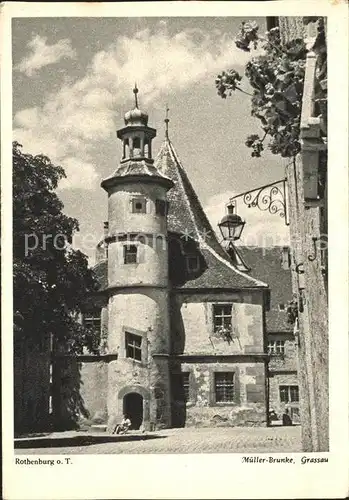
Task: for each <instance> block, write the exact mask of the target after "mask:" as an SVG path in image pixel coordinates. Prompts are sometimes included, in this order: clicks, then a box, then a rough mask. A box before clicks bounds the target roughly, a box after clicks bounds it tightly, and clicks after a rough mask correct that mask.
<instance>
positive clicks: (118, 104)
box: [14, 21, 251, 189]
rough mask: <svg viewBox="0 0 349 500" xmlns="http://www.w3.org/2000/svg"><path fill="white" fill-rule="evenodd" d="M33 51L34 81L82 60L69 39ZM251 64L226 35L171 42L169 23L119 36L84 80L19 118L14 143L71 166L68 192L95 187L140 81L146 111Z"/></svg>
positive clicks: (39, 41) (27, 64) (29, 64)
mask: <svg viewBox="0 0 349 500" xmlns="http://www.w3.org/2000/svg"><path fill="white" fill-rule="evenodd" d="M30 44H31V45H30V46H31V48H32V49H33V54H32V55H31V57H29V58H28V59H26V60H25V61H22V62H21V63H20V65H19V67H20V70H21V71H25V72H26V73H27V74H28V73H29V74H33V72H34V71H35V70H37V69H39V68H40V67H42V66H43V65H45V64H52V63H53V62H56V61H59V60H60V59H61V58H62V57H74V56H75V53H74V51H72V49H71V46H70V42H69V41H68V40H61V41H60V42H59V43H57V44H56V45H47V44H46V40H45V39H43V38H40V37H38V36H37V37H36V38H34V40H32V41H31V42H30ZM250 57H251V55H250V54H246V53H244V52H242V51H240V50H238V49H237V48H236V47H235V45H234V44H233V43H232V40H231V37H230V36H228V35H226V34H223V35H222V34H220V33H218V32H213V33H209V34H207V33H204V32H203V31H201V30H199V29H195V30H187V31H182V32H180V33H177V34H175V35H170V34H169V33H168V31H167V24H166V23H165V22H162V21H160V22H159V23H158V25H157V28H156V29H154V31H150V30H148V29H146V30H142V31H139V32H138V33H137V34H135V36H133V37H132V38H131V37H126V36H120V37H118V38H117V39H116V40H115V41H114V42H113V43H111V44H110V45H109V46H108V47H106V48H104V50H101V51H99V52H98V53H96V54H95V55H94V56H93V57H92V59H91V61H90V64H89V65H88V67H87V68H86V73H85V75H84V76H83V77H82V78H81V79H80V80H77V81H75V82H70V81H65V82H64V83H63V84H62V86H61V88H60V90H59V91H58V92H56V93H54V94H53V93H52V94H49V95H47V96H46V97H45V101H44V103H43V105H42V107H41V108H38V107H35V108H29V109H24V110H21V111H20V112H18V113H17V114H16V116H15V120H14V123H15V130H14V138H15V139H16V140H18V141H19V142H20V143H21V144H23V146H24V147H25V148H26V150H27V151H28V152H30V153H44V154H46V155H48V156H49V157H50V158H51V159H52V161H55V162H59V163H60V164H62V166H63V167H67V170H68V169H69V172H67V173H68V175H69V176H68V179H67V180H66V181H64V183H62V185H61V186H64V188H65V189H67V188H69V187H72V188H74V187H80V188H86V189H88V188H93V179H95V178H97V173H96V167H95V166H94V161H93V154H94V153H93V151H94V149H95V148H96V147H98V148H100V149H102V148H103V141H107V140H108V139H112V140H114V137H115V136H114V134H115V124H114V120H115V115H116V110H118V109H122V108H124V106H125V102H127V101H129V99H130V94H131V89H132V87H133V85H134V81H135V79H137V84H138V87H139V88H140V98H141V99H140V100H141V105H146V106H149V105H150V104H152V105H153V106H156V105H157V103H158V102H159V100H161V96H164V97H165V96H167V95H168V92H169V91H170V92H171V93H175V92H179V91H181V90H183V89H187V88H188V87H190V86H195V84H196V83H198V82H200V84H202V83H204V84H206V82H207V85H210V86H212V78H214V76H215V75H216V74H217V72H218V71H220V70H221V69H222V68H225V67H229V66H230V65H243V64H245V63H246V62H247V60H248V59H249V58H250ZM73 158H75V161H73ZM68 165H69V167H68ZM85 178H86V179H89V180H88V182H86V183H84V179H85Z"/></svg>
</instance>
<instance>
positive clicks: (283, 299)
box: [238, 246, 292, 332]
mask: <svg viewBox="0 0 349 500" xmlns="http://www.w3.org/2000/svg"><path fill="white" fill-rule="evenodd" d="M282 248H283V247H280V246H275V247H244V246H239V247H238V251H239V252H240V254H241V256H242V258H243V259H244V261H245V263H246V264H247V266H248V267H249V268H250V269H251V272H252V273H253V274H254V276H258V278H259V279H261V280H263V281H264V282H265V283H268V285H269V288H270V310H269V311H267V313H266V321H267V331H268V332H281V331H291V330H292V326H291V325H290V324H288V323H287V320H286V313H285V311H280V310H279V304H286V303H287V302H288V301H289V300H291V299H292V282H291V270H290V269H283V268H282V266H281V257H282Z"/></svg>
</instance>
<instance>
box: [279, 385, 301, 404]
mask: <svg viewBox="0 0 349 500" xmlns="http://www.w3.org/2000/svg"><path fill="white" fill-rule="evenodd" d="M279 392H280V401H281V403H298V402H299V388H298V385H280V387H279Z"/></svg>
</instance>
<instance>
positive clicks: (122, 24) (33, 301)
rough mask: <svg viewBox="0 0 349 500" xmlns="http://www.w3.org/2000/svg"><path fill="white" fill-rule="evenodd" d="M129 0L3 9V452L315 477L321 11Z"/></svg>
mask: <svg viewBox="0 0 349 500" xmlns="http://www.w3.org/2000/svg"><path fill="white" fill-rule="evenodd" d="M160 3H162V2H160ZM164 3H166V2H164ZM173 3H176V2H173ZM182 3H187V2H182ZM190 3H191V4H195V3H196V2H190ZM198 3H200V2H198ZM205 3H206V4H212V3H213V2H202V4H205ZM226 3H230V4H232V3H233V2H226ZM241 3H242V2H239V4H241ZM244 3H246V4H247V3H248V2H244ZM255 3H259V4H261V3H262V2H255ZM263 3H264V4H272V3H274V2H263ZM276 3H277V4H279V3H281V2H276ZM294 3H296V2H294ZM140 4H141V2H134V5H133V7H134V8H133V13H132V15H128V16H121V15H120V16H115V15H114V16H105V15H101V16H98V15H96V16H94V15H92V16H91V15H84V14H83V11H82V14H81V16H79V15H74V16H67V17H63V16H62V17H61V16H60V11H59V5H60V3H57V10H56V14H55V16H56V17H52V16H51V17H48V16H47V17H41V16H38V17H35V16H34V17H29V16H18V17H16V16H14V17H12V19H11V52H12V120H13V122H12V123H13V126H12V140H11V142H12V173H11V182H12V276H13V278H12V287H13V321H12V322H11V323H12V325H10V327H12V329H13V342H12V349H13V358H12V359H13V363H12V364H13V384H11V385H12V389H13V396H12V397H13V419H12V423H11V425H13V437H12V443H13V447H14V459H13V461H14V463H15V464H17V465H18V466H23V467H25V466H26V465H27V466H28V465H30V466H31V467H33V468H34V466H36V467H37V468H39V466H40V467H41V474H44V471H43V469H42V468H43V467H44V466H47V468H46V469H45V470H47V469H51V468H52V467H49V465H53V464H54V463H58V464H62V463H63V465H60V466H59V467H61V468H63V467H69V465H68V464H69V463H72V464H73V463H74V460H75V459H76V458H79V456H82V455H98V456H101V455H108V456H114V455H115V460H117V456H118V455H121V454H122V455H129V456H135V455H152V456H154V455H155V456H158V459H159V460H160V459H161V455H163V454H166V456H168V455H176V454H183V455H186V456H189V455H190V454H200V455H201V456H203V455H202V454H207V455H210V454H216V455H215V456H216V458H215V460H216V461H218V462H219V461H220V460H223V457H224V456H226V457H227V458H224V461H226V460H228V459H229V457H231V456H232V455H231V454H240V455H241V458H240V459H239V462H240V464H241V463H242V464H244V463H245V464H256V463H258V464H260V463H262V464H263V463H273V464H275V467H280V466H281V465H280V464H283V466H284V468H285V469H286V467H291V468H292V464H296V465H298V464H303V465H304V467H306V466H309V467H315V465H314V464H317V467H318V469H317V471H316V472H317V473H318V474H320V475H321V470H320V469H319V467H321V466H322V467H326V465H328V462H329V460H330V458H329V457H330V455H329V452H330V451H332V448H331V440H330V414H331V412H330V409H329V402H330V382H329V356H330V344H331V334H329V331H330V330H329V301H330V302H331V295H330V292H329V282H330V277H329V276H330V273H331V261H330V265H329V253H330V252H331V249H330V250H329V247H330V245H329V241H330V240H329V232H330V231H329V221H330V220H332V221H333V217H332V219H331V217H330V216H329V201H328V199H329V194H328V193H329V183H330V180H329V175H330V174H329V169H328V148H329V144H330V138H329V137H328V136H329V134H328V116H329V109H328V106H327V102H328V99H327V88H328V65H330V64H331V58H330V55H329V56H328V46H329V35H328V29H329V23H330V21H329V18H328V17H327V16H326V15H322V16H321V15H319V16H314V15H313V16H306V15H298V16H297V15H292V16H291V15H273V16H268V15H266V16H265V17H262V15H260V13H261V10H259V11H256V12H257V13H258V12H259V15H258V16H255V17H254V16H253V15H246V16H245V15H240V12H239V11H238V10H237V11H236V13H235V14H233V15H232V14H231V15H229V16H228V15H227V16H224V15H219V10H217V15H213V14H211V15H209V16H207V15H202V16H201V15H195V16H188V15H185V14H183V15H173V11H172V14H171V15H170V16H166V15H165V14H164V15H160V14H159V13H158V14H155V15H138V14H137V7H140ZM154 4H155V3H154ZM154 4H153V5H154ZM75 5H77V6H78V5H79V4H75ZM85 5H86V4H85ZM155 6H156V5H154V8H155ZM52 7H53V5H52ZM86 9H87V8H86ZM250 10H251V9H250ZM87 11H88V9H87ZM252 12H253V10H252ZM280 12H282V10H281V9H280ZM295 14H296V12H295ZM346 64H347V63H346ZM4 99H5V96H4V94H3V93H2V100H4ZM343 105H345V102H343ZM344 121H345V120H344ZM331 130H332V129H331ZM342 174H343V172H342ZM337 180H338V179H337ZM343 182H347V181H346V180H345V176H343ZM2 186H3V183H2ZM346 216H347V215H346ZM346 216H345V217H346ZM332 223H333V222H332ZM346 231H347V229H346ZM3 237H4V236H3ZM334 245H335V244H334ZM330 248H331V247H330ZM345 279H346V278H345ZM3 286H4V285H3ZM3 289H4V288H3ZM8 312H9V313H11V311H10V310H9V311H8ZM6 333H8V332H6ZM336 333H337V334H338V335H341V334H343V333H344V332H340V331H337V332H336ZM11 335H12V334H11ZM344 335H346V334H345V333H344ZM345 432H346V431H345ZM345 432H344V434H343V437H344V438H345V437H346V433H345ZM54 456H55V458H54ZM63 457H64V458H63ZM67 457H68V458H67ZM220 457H221V458H220ZM293 457H296V458H293ZM137 458H139V457H137ZM55 460H56V462H54V461H55ZM94 460H95V461H96V460H97V457H95V458H94ZM28 461H29V462H28ZM51 461H53V462H52V463H51ZM95 463H96V464H97V462H95ZM115 463H116V462H115ZM307 464H308V465H307ZM216 465H217V467H218V464H216ZM71 467H73V465H71ZM246 467H247V465H246ZM276 470H278V469H274V471H276ZM302 472H304V473H305V471H304V469H303V470H302ZM260 473H261V474H264V473H263V471H262V470H261V471H260ZM269 473H270V475H271V477H273V474H275V472H274V473H273V472H272V471H268V474H269ZM215 474H216V473H215ZM239 474H241V472H239ZM246 475H248V470H246ZM132 477H134V476H132ZM174 477H175V476H174ZM246 477H247V476H246ZM252 477H253V475H252V476H251V477H250V479H249V481H251V478H252ZM216 480H217V478H216V479H215V481H216ZM114 495H115V496H114V497H113V498H121V496H120V495H119V494H118V493H117V492H115V493H114ZM167 495H169V492H167ZM227 495H232V492H231V490H227ZM122 497H123V498H129V497H128V496H127V495H126V496H125V493H124V494H123V496H122ZM11 498H14V497H11ZM28 498H29V497H28ZM30 498H31V497H30ZM42 498H44V497H42ZM47 498H48V497H47ZM50 498H51V497H50ZM52 498H53V496H52ZM54 498H56V497H54ZM57 498H58V497H57ZM76 498H77V497H76ZM79 498H80V497H79ZM81 498H87V496H81ZM88 498H90V497H88ZM154 498H155V497H154ZM165 498H169V496H165ZM202 498H207V497H206V496H202ZM229 498H232V497H231V496H230V497H229ZM250 498H252V497H250ZM269 498H273V496H270V497H269ZM284 498H288V497H287V496H285V497H284Z"/></svg>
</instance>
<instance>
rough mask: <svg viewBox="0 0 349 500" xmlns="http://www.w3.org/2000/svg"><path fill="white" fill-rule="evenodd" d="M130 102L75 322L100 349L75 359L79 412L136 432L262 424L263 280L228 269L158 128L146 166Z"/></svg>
mask: <svg viewBox="0 0 349 500" xmlns="http://www.w3.org/2000/svg"><path fill="white" fill-rule="evenodd" d="M135 91H136V90H135ZM136 92H137V91H136ZM135 95H136V105H135V108H134V109H133V110H132V111H130V112H128V113H126V115H125V127H124V128H122V129H121V130H118V132H117V136H118V138H119V139H120V140H121V142H122V158H121V161H120V165H119V166H118V167H117V169H116V170H115V172H114V173H113V174H112V175H111V176H110V177H109V178H108V179H105V180H104V181H103V182H102V187H103V188H104V189H105V190H106V192H107V194H108V214H109V215H108V217H109V220H108V222H107V223H105V236H104V238H103V241H101V242H100V244H99V245H98V248H97V264H96V266H95V272H96V274H97V275H98V276H99V279H100V283H101V290H100V292H99V296H98V297H96V298H95V300H94V301H93V307H91V308H90V309H89V310H86V311H85V314H84V319H83V320H84V322H85V324H87V325H93V326H94V327H95V328H96V329H97V330H98V331H99V332H100V335H101V352H100V355H99V356H88V355H86V356H84V357H82V358H81V359H80V363H81V366H80V377H81V381H82V383H81V387H80V394H81V398H82V401H83V406H84V408H85V409H87V410H88V413H89V415H90V420H91V421H92V422H98V423H105V424H108V426H109V428H111V427H112V426H113V425H114V424H115V422H117V421H119V420H120V418H122V414H123V413H127V414H128V415H129V416H130V418H131V420H132V422H133V426H134V427H135V428H139V427H141V426H142V427H143V428H145V429H149V428H162V427H170V426H175V427H181V426H185V425H202V426H205V425H206V426H209V425H218V424H219V425H265V424H266V423H267V414H268V401H267V395H268V380H267V373H268V354H267V337H266V330H265V312H266V309H267V308H268V304H269V288H268V285H267V284H266V283H264V282H263V281H261V280H259V279H256V278H254V277H252V275H253V273H252V275H251V273H244V272H242V271H240V270H239V269H238V268H237V267H236V266H234V265H233V264H232V262H231V260H230V257H229V255H228V253H227V252H226V251H225V250H224V249H223V247H222V246H221V245H220V243H219V242H218V239H217V237H216V234H215V232H214V231H213V229H212V227H211V226H210V223H209V222H208V219H207V217H206V215H205V213H204V211H203V209H202V207H201V204H200V202H199V200H198V197H197V195H196V193H195V191H194V189H193V187H192V185H191V183H190V181H189V179H188V177H187V175H186V173H185V170H184V168H183V166H182V164H181V163H180V161H179V159H178V155H177V153H176V151H175V149H174V146H173V144H172V143H171V141H170V139H169V137H168V133H166V137H165V140H164V142H163V144H162V146H161V148H160V151H159V152H158V155H157V157H156V160H155V161H154V160H153V158H152V148H151V145H152V139H153V138H154V137H155V134H156V131H155V130H154V129H153V128H150V127H149V126H148V116H147V114H146V113H143V112H142V111H140V110H139V108H138V103H137V94H135Z"/></svg>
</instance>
